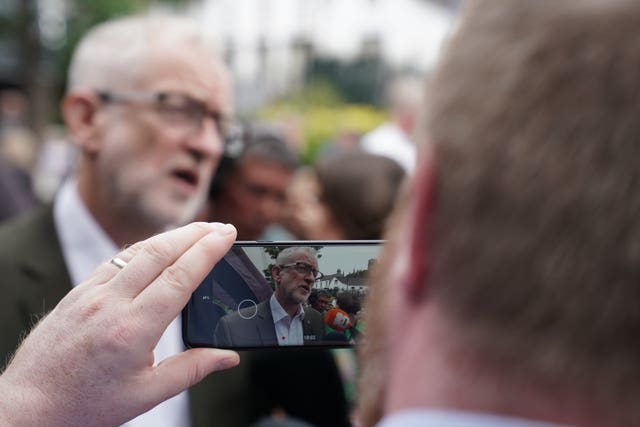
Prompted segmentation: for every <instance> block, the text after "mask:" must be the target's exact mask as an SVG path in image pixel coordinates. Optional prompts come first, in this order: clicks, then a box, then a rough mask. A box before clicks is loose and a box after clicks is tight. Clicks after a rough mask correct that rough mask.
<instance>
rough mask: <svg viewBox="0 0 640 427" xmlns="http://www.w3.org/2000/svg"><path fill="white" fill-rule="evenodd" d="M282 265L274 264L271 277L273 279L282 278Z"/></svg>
mask: <svg viewBox="0 0 640 427" xmlns="http://www.w3.org/2000/svg"><path fill="white" fill-rule="evenodd" d="M280 270H281V269H280V266H278V265H274V266H273V267H271V277H273V280H274V281H275V280H280Z"/></svg>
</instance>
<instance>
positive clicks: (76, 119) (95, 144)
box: [61, 91, 100, 153]
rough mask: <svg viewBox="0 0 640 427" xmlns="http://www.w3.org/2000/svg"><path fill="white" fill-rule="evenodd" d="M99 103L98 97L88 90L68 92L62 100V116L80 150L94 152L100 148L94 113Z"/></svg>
mask: <svg viewBox="0 0 640 427" xmlns="http://www.w3.org/2000/svg"><path fill="white" fill-rule="evenodd" d="M99 105H100V100H99V99H98V97H97V96H96V95H95V94H93V93H91V92H89V91H74V92H70V93H68V94H67V95H66V96H65V97H64V99H63V100H62V105H61V110H62V117H63V119H64V122H65V124H66V126H67V129H68V131H69V133H70V134H71V137H72V138H73V141H74V142H75V143H76V144H77V145H78V146H79V148H80V149H81V150H84V151H89V152H91V153H95V152H97V151H98V150H99V148H100V139H99V138H96V137H95V136H96V134H97V132H98V129H97V124H96V113H97V111H98V107H99Z"/></svg>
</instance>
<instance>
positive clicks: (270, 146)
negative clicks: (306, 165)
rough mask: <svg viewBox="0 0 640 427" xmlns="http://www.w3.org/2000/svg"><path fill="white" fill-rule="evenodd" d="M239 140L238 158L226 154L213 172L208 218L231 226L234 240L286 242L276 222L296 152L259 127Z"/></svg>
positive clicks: (283, 233)
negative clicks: (235, 230) (233, 231)
mask: <svg viewBox="0 0 640 427" xmlns="http://www.w3.org/2000/svg"><path fill="white" fill-rule="evenodd" d="M243 141H244V147H243V148H242V150H241V152H240V153H239V154H238V156H237V157H225V158H224V159H223V161H222V163H221V164H220V168H219V169H218V171H217V172H216V176H215V179H214V181H213V183H212V186H211V194H210V199H209V206H208V209H207V213H206V216H207V218H208V219H209V220H210V221H220V222H224V223H230V224H233V225H234V226H235V227H236V228H237V229H238V240H287V239H289V240H290V239H291V235H290V234H289V233H288V232H286V231H285V230H284V229H282V228H281V227H279V225H280V222H281V221H282V218H283V215H284V213H285V209H286V200H287V187H288V186H289V183H290V181H291V178H292V177H293V173H294V172H295V170H296V168H297V167H298V166H299V161H298V158H297V156H296V153H295V152H294V151H293V150H292V149H291V147H289V145H288V144H287V142H286V141H285V140H284V139H283V138H282V137H281V136H279V135H278V134H277V133H275V132H273V131H270V130H267V129H264V128H261V127H259V126H257V125H253V126H251V127H248V129H247V130H246V132H245V135H244V137H243ZM274 233H275V234H274Z"/></svg>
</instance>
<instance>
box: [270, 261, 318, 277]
mask: <svg viewBox="0 0 640 427" xmlns="http://www.w3.org/2000/svg"><path fill="white" fill-rule="evenodd" d="M278 267H280V268H295V269H296V271H297V272H298V273H300V274H304V275H305V276H306V275H308V274H309V273H313V278H314V279H315V280H316V281H318V280H320V279H322V278H323V277H324V274H322V272H321V271H320V270H316V269H315V268H313V267H312V266H311V264H307V263H306V262H302V261H298V262H292V263H289V264H278ZM300 269H304V271H300Z"/></svg>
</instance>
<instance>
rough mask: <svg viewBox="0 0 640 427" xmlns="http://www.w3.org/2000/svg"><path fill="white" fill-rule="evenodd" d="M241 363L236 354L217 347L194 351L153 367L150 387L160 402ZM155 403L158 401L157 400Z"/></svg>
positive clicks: (169, 358) (187, 351)
mask: <svg viewBox="0 0 640 427" xmlns="http://www.w3.org/2000/svg"><path fill="white" fill-rule="evenodd" d="M238 363H240V356H239V355H238V353H236V352H235V351H231V350H220V349H217V348H192V349H189V350H186V351H184V352H182V353H180V354H176V355H175V356H171V357H168V358H166V359H164V360H163V361H162V362H160V363H159V364H158V366H156V367H155V368H154V374H153V378H152V381H151V382H152V384H150V385H151V387H148V389H147V390H153V391H151V393H153V394H154V395H155V396H153V397H152V396H149V397H150V398H151V399H154V398H157V401H158V403H160V402H162V401H164V400H166V399H169V398H171V397H173V396H175V395H176V394H178V393H180V392H182V391H183V390H185V389H187V388H189V387H191V386H192V385H194V384H197V383H199V382H200V381H202V380H203V379H204V377H206V376H207V375H209V374H210V373H212V372H215V371H222V370H224V369H229V368H233V367H234V366H237V365H238ZM154 400H156V399H154Z"/></svg>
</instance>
